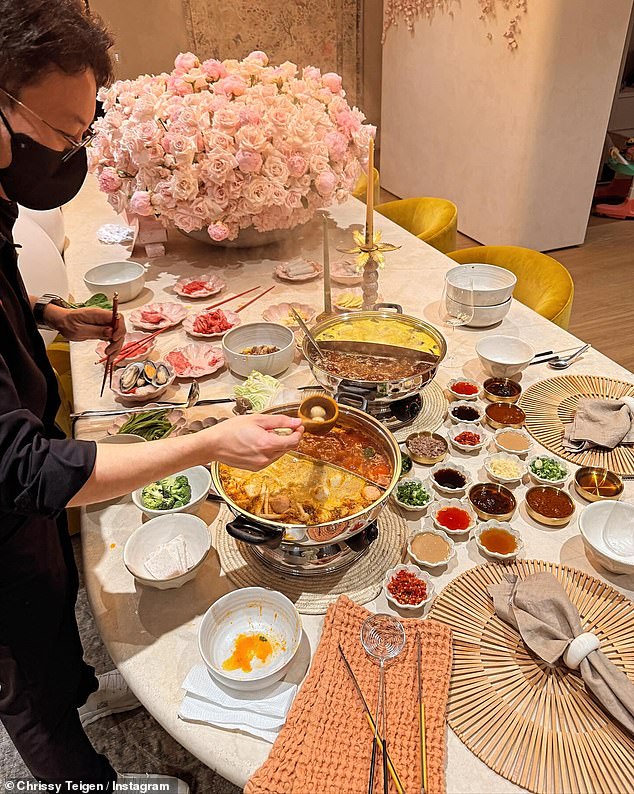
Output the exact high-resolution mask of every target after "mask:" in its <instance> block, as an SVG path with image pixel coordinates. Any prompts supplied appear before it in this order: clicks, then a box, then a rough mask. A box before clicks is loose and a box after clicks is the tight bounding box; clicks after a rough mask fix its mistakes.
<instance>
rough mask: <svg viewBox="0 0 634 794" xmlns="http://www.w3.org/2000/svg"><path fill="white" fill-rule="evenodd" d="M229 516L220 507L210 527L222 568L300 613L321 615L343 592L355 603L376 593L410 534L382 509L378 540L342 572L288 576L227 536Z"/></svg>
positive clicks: (242, 583) (239, 583)
mask: <svg viewBox="0 0 634 794" xmlns="http://www.w3.org/2000/svg"><path fill="white" fill-rule="evenodd" d="M231 518H232V516H231V514H230V512H229V510H228V509H227V508H226V507H222V508H221V510H220V513H219V514H218V517H217V518H216V520H215V521H214V523H213V525H212V531H213V536H214V546H215V548H216V551H217V552H218V556H219V558H220V565H221V566H222V570H223V571H224V572H225V573H226V574H227V576H228V577H229V579H230V580H231V582H232V583H233V584H234V585H235V586H236V587H270V588H272V589H274V590H279V591H280V592H282V593H284V594H285V595H286V596H288V597H289V598H290V599H291V601H293V603H294V604H295V606H296V607H297V609H298V610H299V611H300V612H303V613H304V614H306V615H322V614H324V613H325V612H326V610H327V609H328V607H329V606H330V604H332V603H333V602H334V601H336V600H337V598H339V596H340V595H341V594H342V593H345V594H346V595H347V596H349V597H350V598H351V599H352V600H353V601H356V602H357V603H358V604H365V603H367V602H368V601H372V599H373V598H376V596H377V595H378V594H379V592H380V590H381V585H382V584H383V577H384V576H385V572H386V571H387V569H388V568H393V567H394V566H395V565H398V563H399V562H401V559H402V553H403V546H404V544H405V541H406V539H407V536H408V534H409V529H408V526H407V523H406V521H405V520H404V519H403V518H401V517H400V516H398V515H396V514H395V513H393V512H392V511H391V510H390V509H389V508H386V509H385V510H384V511H383V512H382V513H381V516H380V518H379V536H378V538H377V539H376V540H375V541H374V543H372V545H371V546H370V547H369V549H368V551H367V552H366V554H364V555H363V556H362V557H360V558H359V559H358V560H356V561H355V562H353V563H352V564H351V565H350V567H349V568H346V569H345V570H344V571H338V572H337V573H334V574H324V575H323V576H310V577H307V576H302V577H299V576H292V575H289V574H286V575H285V574H282V573H278V572H277V571H275V570H273V569H271V568H269V567H268V566H267V565H266V564H265V563H263V562H262V561H261V560H260V559H259V558H257V557H256V556H255V555H254V554H253V552H252V551H251V549H249V547H248V546H247V545H246V544H244V543H241V542H240V541H237V540H235V539H234V538H232V537H231V536H230V535H229V533H228V532H226V531H225V524H226V523H227V521H230V520H231Z"/></svg>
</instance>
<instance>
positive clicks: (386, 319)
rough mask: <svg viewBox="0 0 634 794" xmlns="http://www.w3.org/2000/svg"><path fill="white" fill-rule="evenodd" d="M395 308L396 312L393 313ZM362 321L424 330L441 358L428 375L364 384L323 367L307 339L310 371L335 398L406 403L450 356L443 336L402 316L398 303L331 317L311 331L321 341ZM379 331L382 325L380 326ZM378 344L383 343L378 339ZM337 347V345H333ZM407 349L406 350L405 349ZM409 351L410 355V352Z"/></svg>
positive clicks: (305, 348)
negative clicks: (346, 325) (336, 329)
mask: <svg viewBox="0 0 634 794" xmlns="http://www.w3.org/2000/svg"><path fill="white" fill-rule="evenodd" d="M389 309H393V310H395V311H390V310H389ZM362 320H374V321H376V322H377V324H382V323H385V324H386V327H387V324H389V323H394V322H398V323H401V324H404V325H406V326H410V327H411V328H412V329H414V330H418V331H422V332H423V333H425V334H428V335H429V336H431V337H432V339H433V340H434V341H435V342H436V344H437V345H438V347H439V349H440V355H439V356H438V358H437V360H436V361H435V363H433V364H430V367H429V369H428V370H426V371H425V372H423V373H421V374H418V375H413V376H410V377H407V378H400V379H394V380H387V381H364V380H357V379H355V378H346V377H343V376H341V375H336V374H334V373H332V372H329V371H328V370H326V369H324V368H323V367H322V366H321V363H320V361H319V356H318V355H317V353H316V351H315V350H314V349H313V347H312V345H311V343H310V341H309V340H308V339H307V338H304V341H303V344H302V351H303V353H304V356H305V357H306V359H307V361H308V363H309V365H310V368H311V370H312V373H313V376H314V377H315V380H317V381H318V383H319V385H320V386H322V387H323V388H324V389H325V390H326V391H327V392H329V393H330V394H334V395H346V397H347V396H349V395H360V396H362V397H364V398H365V399H366V400H367V401H368V403H390V402H396V401H397V400H404V399H406V398H408V397H412V396H413V395H415V394H418V393H419V392H421V391H422V390H423V389H424V388H425V386H427V385H428V384H429V383H431V381H432V380H433V379H434V377H435V375H436V372H437V371H438V366H439V365H440V363H441V361H442V360H443V358H444V357H445V355H446V353H447V343H446V341H445V338H444V337H443V335H442V334H441V333H440V331H438V329H437V328H434V326H433V325H430V324H429V323H426V322H424V321H423V320H418V319H417V318H416V317H411V316H410V315H407V314H403V313H402V309H401V307H400V306H399V305H398V304H392V303H381V304H377V308H376V309H375V310H373V311H363V312H347V313H345V314H339V315H337V316H335V317H331V318H329V319H327V320H323V321H322V322H320V323H318V324H317V325H315V326H314V327H313V328H311V332H312V334H313V336H314V337H315V338H316V339H317V340H318V341H319V339H320V337H321V336H322V335H323V334H324V333H326V334H327V332H328V331H329V330H330V329H332V328H334V327H335V326H337V325H340V324H342V323H350V324H351V326H353V325H354V324H355V323H358V322H360V321H362ZM377 328H378V329H380V325H377ZM377 341H380V339H379V340H377ZM332 344H333V345H335V343H334V342H333V343H332ZM404 350H407V349H406V348H404ZM407 352H410V351H409V350H408V351H407Z"/></svg>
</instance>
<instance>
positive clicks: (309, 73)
mask: <svg viewBox="0 0 634 794" xmlns="http://www.w3.org/2000/svg"><path fill="white" fill-rule="evenodd" d="M320 77H321V71H320V70H319V69H318V68H317V67H316V66H306V67H305V68H304V69H303V70H302V78H303V79H304V80H319V78H320Z"/></svg>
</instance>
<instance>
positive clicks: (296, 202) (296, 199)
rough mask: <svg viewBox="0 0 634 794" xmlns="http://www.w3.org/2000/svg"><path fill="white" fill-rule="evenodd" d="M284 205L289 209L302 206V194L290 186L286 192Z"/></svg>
mask: <svg viewBox="0 0 634 794" xmlns="http://www.w3.org/2000/svg"><path fill="white" fill-rule="evenodd" d="M286 206H287V207H288V208H289V209H291V210H297V209H300V207H302V206H303V205H302V194H301V193H300V191H299V190H293V189H292V188H291V189H290V190H289V191H287V193H286Z"/></svg>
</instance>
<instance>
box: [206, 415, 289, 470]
mask: <svg viewBox="0 0 634 794" xmlns="http://www.w3.org/2000/svg"><path fill="white" fill-rule="evenodd" d="M279 428H289V429H290V430H292V432H291V433H290V434H287V435H278V434H277V433H275V432H274V430H276V429H279ZM203 432H204V433H206V434H207V438H206V440H207V441H208V443H209V449H210V452H211V454H210V457H211V458H212V459H213V460H217V461H219V462H220V463H226V464H227V465H228V466H235V467H236V468H239V469H249V470H250V471H258V469H263V468H264V467H265V466H268V465H269V464H270V463H273V461H276V460H277V459H278V458H281V457H282V455H283V454H284V453H285V452H289V451H290V450H291V449H296V447H297V445H298V444H299V441H300V439H301V437H302V433H303V432H304V428H303V426H302V423H301V419H291V417H290V416H285V415H284V414H271V415H268V414H267V415H262V414H252V415H250V416H237V417H235V418H234V419H228V420H227V421H226V422H221V423H220V424H218V425H215V426H214V427H210V428H209V429H208V430H205V431H203Z"/></svg>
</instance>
